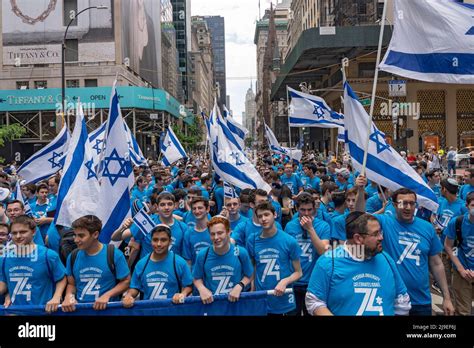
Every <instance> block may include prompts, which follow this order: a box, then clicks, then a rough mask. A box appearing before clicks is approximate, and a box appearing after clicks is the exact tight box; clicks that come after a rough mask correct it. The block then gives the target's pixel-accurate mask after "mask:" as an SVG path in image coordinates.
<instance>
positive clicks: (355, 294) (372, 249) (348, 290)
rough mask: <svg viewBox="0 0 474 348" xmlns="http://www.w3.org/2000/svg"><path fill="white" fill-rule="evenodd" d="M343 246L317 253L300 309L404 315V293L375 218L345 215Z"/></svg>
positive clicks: (407, 304)
mask: <svg viewBox="0 0 474 348" xmlns="http://www.w3.org/2000/svg"><path fill="white" fill-rule="evenodd" d="M346 233H347V234H346V238H347V241H346V243H344V245H341V246H338V247H337V248H336V249H335V250H330V251H327V252H326V253H325V254H324V255H323V256H321V257H320V258H319V259H318V261H317V263H316V267H315V268H314V270H313V273H312V274H311V279H310V282H309V286H308V292H307V295H306V307H307V309H308V312H309V313H310V314H311V315H352V316H354V315H357V316H359V315H362V316H366V315H367V316H368V315H379V316H381V315H395V314H396V315H407V314H408V312H409V310H410V297H409V295H408V294H407V289H406V287H405V284H404V283H403V280H402V279H401V277H400V274H399V273H398V270H397V267H396V266H395V263H394V262H393V259H392V258H391V257H390V256H389V255H387V254H386V253H384V252H383V251H382V240H383V233H382V230H381V228H380V224H379V222H378V221H377V219H376V218H375V217H373V216H371V215H370V214H366V213H363V212H353V213H350V214H349V215H348V216H347V218H346Z"/></svg>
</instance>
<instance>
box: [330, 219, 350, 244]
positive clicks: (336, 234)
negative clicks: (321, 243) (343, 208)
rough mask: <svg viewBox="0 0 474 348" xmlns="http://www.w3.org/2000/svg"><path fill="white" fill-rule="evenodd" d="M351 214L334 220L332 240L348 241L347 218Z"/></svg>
mask: <svg viewBox="0 0 474 348" xmlns="http://www.w3.org/2000/svg"><path fill="white" fill-rule="evenodd" d="M347 215H349V212H345V213H344V214H342V215H339V216H337V217H335V218H333V220H332V229H331V239H337V240H347V236H346V216H347Z"/></svg>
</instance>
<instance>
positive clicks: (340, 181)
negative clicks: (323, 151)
mask: <svg viewBox="0 0 474 348" xmlns="http://www.w3.org/2000/svg"><path fill="white" fill-rule="evenodd" d="M336 173H337V174H336V177H337V180H336V185H337V186H338V188H339V190H341V191H345V190H349V189H350V188H352V187H354V185H353V184H351V183H350V182H349V178H350V176H351V173H350V172H349V170H348V169H346V168H341V169H338V170H337V172H336Z"/></svg>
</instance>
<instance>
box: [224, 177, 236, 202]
mask: <svg viewBox="0 0 474 348" xmlns="http://www.w3.org/2000/svg"><path fill="white" fill-rule="evenodd" d="M224 198H239V195H238V194H237V192H235V189H234V187H233V186H232V185H231V184H229V183H228V182H226V181H224Z"/></svg>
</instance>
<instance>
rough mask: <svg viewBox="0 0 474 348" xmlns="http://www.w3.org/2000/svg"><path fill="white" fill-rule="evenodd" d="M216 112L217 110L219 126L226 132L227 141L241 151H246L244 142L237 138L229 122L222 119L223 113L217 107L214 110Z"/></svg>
mask: <svg viewBox="0 0 474 348" xmlns="http://www.w3.org/2000/svg"><path fill="white" fill-rule="evenodd" d="M214 109H215V110H217V115H216V119H217V124H218V125H219V127H220V128H221V129H222V131H223V132H224V135H225V136H226V137H227V139H229V141H231V142H232V143H233V144H234V145H235V146H236V147H237V148H238V149H239V150H240V151H242V150H243V149H244V142H243V140H241V139H240V138H239V137H238V136H236V135H235V134H234V133H232V131H231V130H230V128H229V126H228V124H227V120H226V119H225V118H224V117H222V115H221V112H220V110H219V108H218V107H217V106H216V107H215V108H214Z"/></svg>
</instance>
